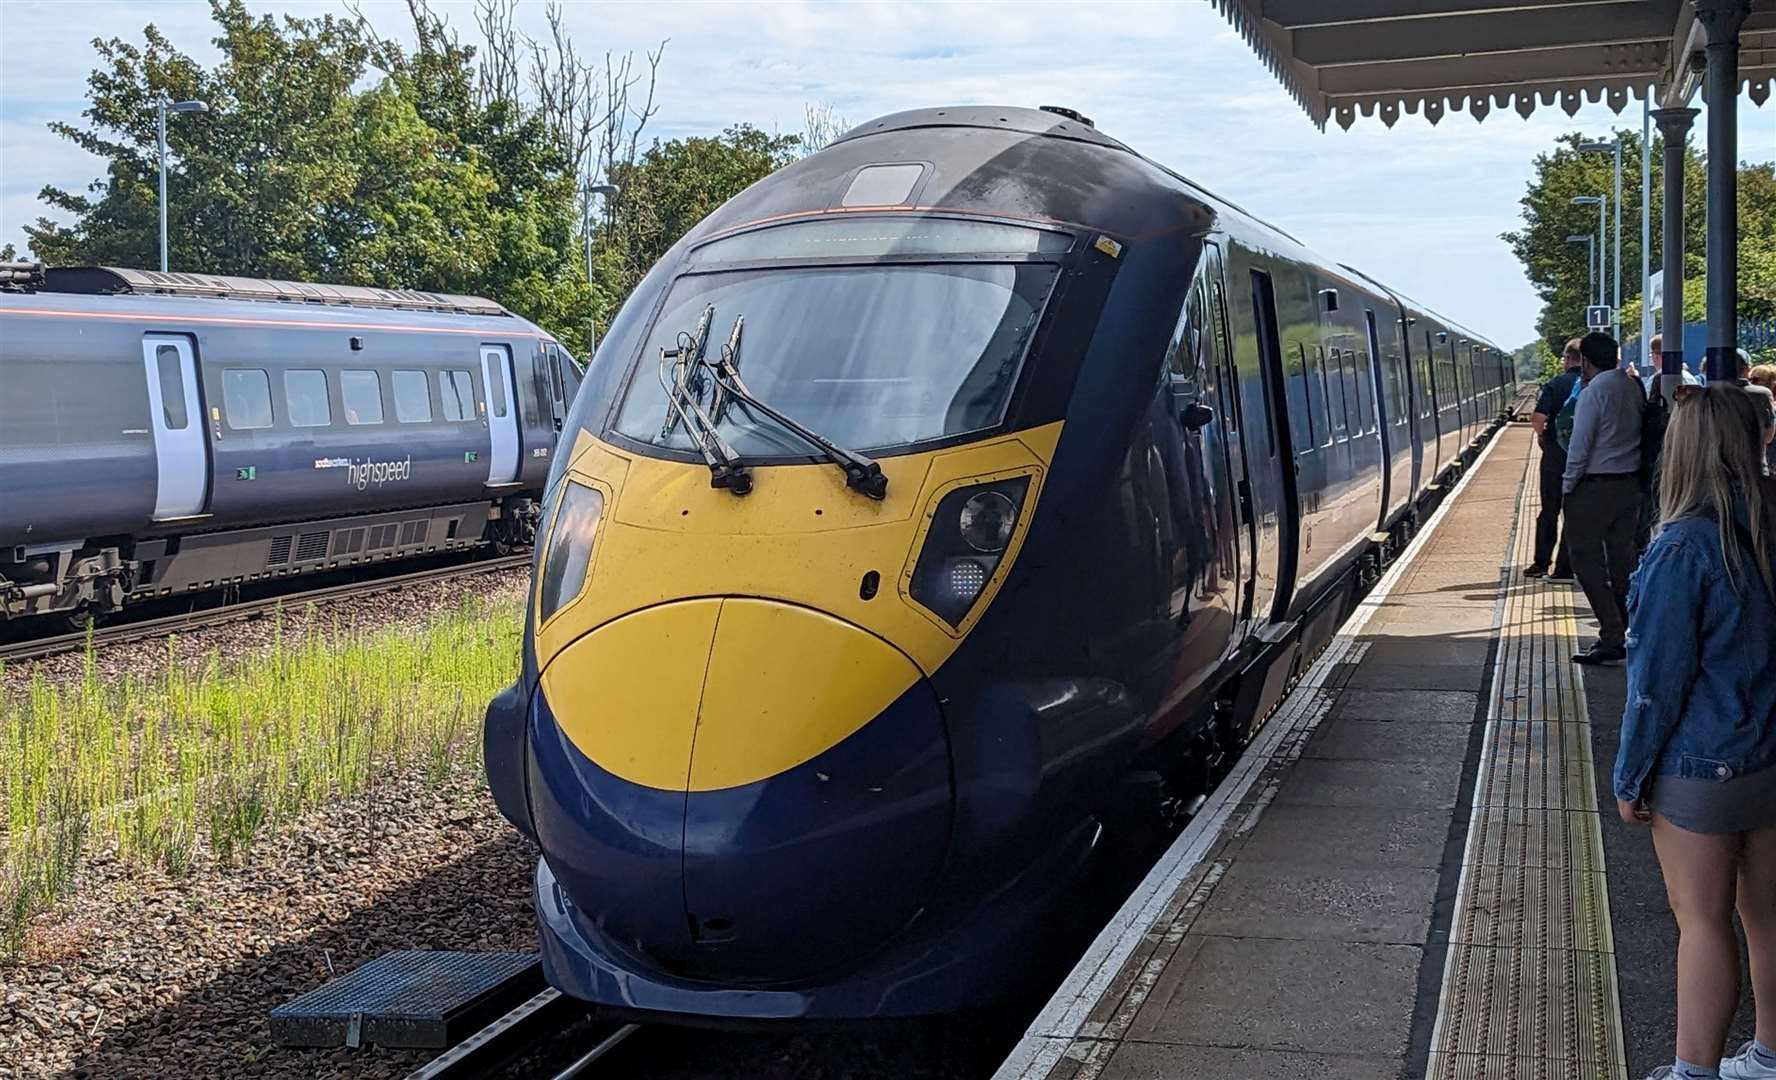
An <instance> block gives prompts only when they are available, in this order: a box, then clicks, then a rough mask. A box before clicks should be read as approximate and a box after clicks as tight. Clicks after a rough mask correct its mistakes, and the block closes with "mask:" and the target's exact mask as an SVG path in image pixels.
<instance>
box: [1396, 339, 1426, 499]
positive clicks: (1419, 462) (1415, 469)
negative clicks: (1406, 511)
mask: <svg viewBox="0 0 1776 1080" xmlns="http://www.w3.org/2000/svg"><path fill="white" fill-rule="evenodd" d="M1400 365H1401V366H1400V375H1401V377H1402V378H1403V379H1404V380H1405V382H1406V392H1405V393H1404V394H1403V395H1402V396H1401V397H1402V400H1403V401H1404V403H1405V409H1406V439H1407V441H1408V442H1409V443H1411V445H1412V474H1411V479H1410V480H1409V481H1408V483H1409V484H1410V485H1411V486H1410V487H1408V488H1407V492H1408V498H1409V499H1410V498H1416V497H1417V496H1418V493H1419V492H1420V491H1421V490H1423V488H1424V429H1423V427H1422V426H1421V425H1420V423H1419V417H1420V414H1421V413H1422V411H1423V407H1422V404H1421V403H1422V401H1423V400H1424V387H1422V386H1420V385H1419V374H1418V357H1416V356H1414V355H1413V352H1412V320H1411V319H1409V318H1407V317H1406V316H1405V315H1404V314H1402V315H1401V316H1400Z"/></svg>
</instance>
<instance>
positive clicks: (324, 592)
mask: <svg viewBox="0 0 1776 1080" xmlns="http://www.w3.org/2000/svg"><path fill="white" fill-rule="evenodd" d="M530 560H531V556H530V555H529V554H528V553H526V554H523V555H504V556H496V557H494V558H491V559H477V560H475V561H473V562H466V563H459V564H455V565H451V566H435V567H430V568H428V569H425V570H414V571H410V572H408V573H404V574H391V575H389V576H386V577H374V578H370V579H368V580H365V581H354V582H348V583H346V584H343V585H328V586H325V587H323V588H319V589H304V590H301V591H298V592H289V593H279V594H278V595H276V596H267V597H261V598H259V599H257V600H244V601H239V602H237V603H233V604H226V605H224V606H222V607H217V608H210V609H207V610H204V611H187V612H180V613H179V614H176V615H162V616H160V617H158V618H153V619H142V620H140V621H138V622H127V623H118V624H117V625H115V626H99V627H94V628H93V629H91V630H90V631H85V630H83V631H79V632H76V633H70V634H57V635H55V636H54V637H45V638H33V639H31V640H29V641H21V642H15V643H10V644H0V661H10V662H15V663H16V662H19V661H23V660H41V659H43V658H44V657H47V656H55V655H57V654H59V653H65V652H76V651H79V650H81V649H84V648H86V646H87V642H88V641H89V640H90V641H91V643H92V644H93V646H94V647H95V648H96V647H98V646H100V645H117V644H121V643H123V642H128V641H141V640H144V639H148V638H157V637H165V636H166V635H168V634H173V633H178V632H180V631H183V630H195V629H198V628H200V627H206V626H217V625H221V624H223V623H230V622H238V621H240V620H243V619H249V618H252V617H254V616H256V615H260V614H262V613H264V612H267V611H274V610H276V609H277V608H279V607H285V606H289V605H299V604H308V603H312V602H314V601H316V600H326V599H331V598H335V597H345V596H370V595H374V594H376V593H380V592H391V591H393V590H395V589H399V588H402V587H404V586H407V585H414V584H418V583H420V582H425V581H448V580H450V579H452V578H459V577H472V576H474V575H476V574H487V573H492V572H493V571H495V570H507V569H512V568H515V567H519V566H527V565H529V564H530Z"/></svg>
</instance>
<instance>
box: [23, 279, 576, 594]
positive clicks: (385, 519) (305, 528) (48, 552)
mask: <svg viewBox="0 0 1776 1080" xmlns="http://www.w3.org/2000/svg"><path fill="white" fill-rule="evenodd" d="M8 276H9V277H11V278H13V279H14V281H13V282H12V284H11V285H10V286H9V287H8V288H6V289H4V290H0V382H3V384H4V388H5V390H4V393H0V491H4V492H5V493H6V499H5V502H6V505H5V508H4V511H0V618H14V617H20V616H26V615H53V614H59V615H63V616H86V615H89V614H93V613H103V612H106V611H111V610H116V609H117V608H118V607H120V606H122V605H123V604H124V603H126V602H129V601H132V600H137V599H143V598H149V597H164V596H169V595H174V594H182V593H189V592H198V591H203V590H207V589H214V588H221V587H225V586H228V585H234V584H239V583H243V582H249V581H255V580H262V579H265V578H275V577H280V576H287V575H291V574H300V573H304V572H310V571H314V570H321V569H329V568H335V567H339V566H349V565H352V564H355V563H359V562H367V561H377V560H384V559H399V558H405V557H408V556H412V555H420V554H426V553H431V552H438V551H449V550H458V549H466V548H471V547H475V546H479V545H482V544H492V545H497V546H500V547H506V546H510V545H514V544H521V543H527V542H528V541H529V540H530V538H531V536H532V534H533V530H534V522H535V518H536V516H537V511H536V501H537V497H538V495H540V493H541V490H542V486H543V482H544V480H545V478H546V476H547V474H548V470H549V466H550V464H551V455H552V454H553V453H554V446H555V440H556V438H557V433H558V431H559V430H560V427H561V425H562V423H563V421H564V420H565V417H566V414H567V409H568V404H569V402H570V401H571V399H572V395H573V393H574V391H575V389H576V387H577V384H578V377H579V376H578V368H577V367H576V365H575V362H574V360H573V358H572V357H571V356H569V355H568V354H567V353H566V351H565V350H564V349H562V348H561V346H560V345H559V343H557V342H555V341H554V340H553V339H552V338H551V337H550V336H549V335H548V334H546V333H545V332H543V331H542V330H540V329H538V328H537V327H536V326H534V325H532V324H531V323H529V322H527V321H525V320H524V319H521V318H518V317H517V316H514V315H512V314H511V313H510V312H508V311H506V310H505V309H504V308H502V307H500V306H499V305H498V304H495V303H493V302H491V301H488V300H483V299H480V298H478V297H468V296H445V295H440V294H435V293H418V292H411V291H401V290H383V289H367V288H356V287H349V286H327V285H308V284H299V283H293V282H275V281H263V280H257V279H244V278H229V277H217V276H213V275H197V274H160V273H155V272H152V271H141V270H125V269H111V268H69V269H50V270H48V271H40V270H34V269H27V268H24V267H14V268H12V269H10V270H9V272H8Z"/></svg>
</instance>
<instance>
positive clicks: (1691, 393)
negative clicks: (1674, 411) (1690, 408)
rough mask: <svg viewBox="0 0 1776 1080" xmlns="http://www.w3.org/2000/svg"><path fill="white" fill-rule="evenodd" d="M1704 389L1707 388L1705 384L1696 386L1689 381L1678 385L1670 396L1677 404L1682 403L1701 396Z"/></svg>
mask: <svg viewBox="0 0 1776 1080" xmlns="http://www.w3.org/2000/svg"><path fill="white" fill-rule="evenodd" d="M1706 389H1708V388H1707V387H1705V386H1696V385H1694V384H1691V383H1685V384H1684V385H1682V386H1680V387H1678V388H1677V391H1676V392H1675V393H1673V394H1672V395H1671V396H1672V398H1673V400H1675V401H1676V402H1677V403H1678V404H1679V405H1682V404H1683V403H1684V402H1686V401H1694V400H1695V399H1697V398H1699V397H1701V396H1702V392H1703V391H1704V390H1706Z"/></svg>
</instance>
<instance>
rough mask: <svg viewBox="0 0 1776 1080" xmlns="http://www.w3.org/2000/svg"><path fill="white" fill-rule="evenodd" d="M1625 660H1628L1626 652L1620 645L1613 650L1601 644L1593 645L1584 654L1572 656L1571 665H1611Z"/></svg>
mask: <svg viewBox="0 0 1776 1080" xmlns="http://www.w3.org/2000/svg"><path fill="white" fill-rule="evenodd" d="M1626 659H1628V650H1627V649H1624V648H1622V647H1621V646H1620V645H1618V646H1616V647H1615V648H1613V649H1611V648H1606V647H1604V646H1603V645H1601V644H1599V645H1593V646H1591V647H1590V648H1589V649H1586V650H1585V651H1584V652H1581V653H1574V654H1573V663H1575V664H1613V663H1616V662H1617V661H1619V660H1626Z"/></svg>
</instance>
